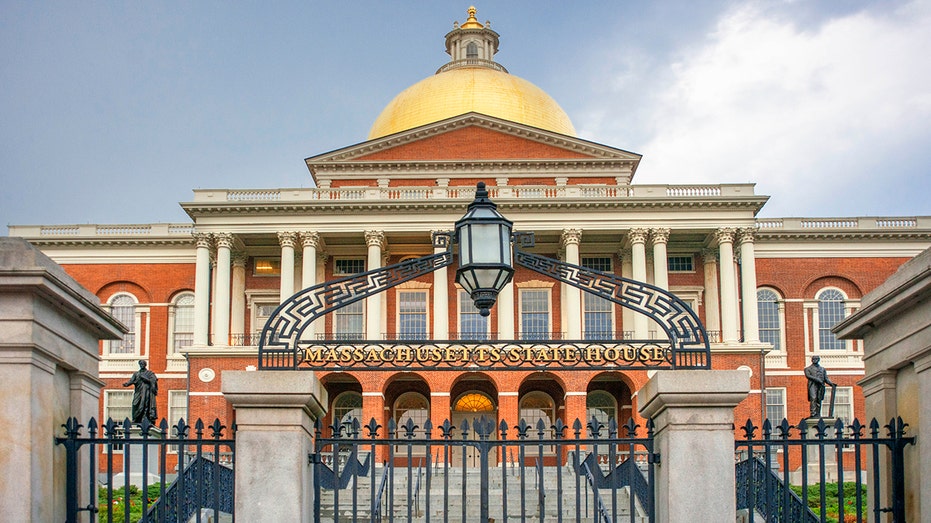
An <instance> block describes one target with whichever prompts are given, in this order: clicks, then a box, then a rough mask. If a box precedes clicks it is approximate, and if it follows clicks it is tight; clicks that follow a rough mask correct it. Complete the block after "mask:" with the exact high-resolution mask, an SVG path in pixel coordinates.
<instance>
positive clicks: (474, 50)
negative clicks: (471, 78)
mask: <svg viewBox="0 0 931 523" xmlns="http://www.w3.org/2000/svg"><path fill="white" fill-rule="evenodd" d="M466 58H478V45H476V43H475V42H469V43H468V44H466Z"/></svg>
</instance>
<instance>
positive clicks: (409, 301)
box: [398, 291, 427, 340]
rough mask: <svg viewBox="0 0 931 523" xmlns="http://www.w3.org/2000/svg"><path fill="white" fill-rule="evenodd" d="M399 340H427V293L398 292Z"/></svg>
mask: <svg viewBox="0 0 931 523" xmlns="http://www.w3.org/2000/svg"><path fill="white" fill-rule="evenodd" d="M398 339H402V340H425V339H427V291H398Z"/></svg>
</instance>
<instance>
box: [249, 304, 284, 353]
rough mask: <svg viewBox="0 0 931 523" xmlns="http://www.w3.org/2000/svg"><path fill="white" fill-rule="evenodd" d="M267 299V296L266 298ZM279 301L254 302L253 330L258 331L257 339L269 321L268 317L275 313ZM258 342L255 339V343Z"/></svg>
mask: <svg viewBox="0 0 931 523" xmlns="http://www.w3.org/2000/svg"><path fill="white" fill-rule="evenodd" d="M266 299H267V298H266ZM278 305H279V303H278V302H276V301H256V302H255V303H253V304H252V331H253V332H255V333H256V336H255V340H258V338H259V336H258V335H259V334H260V333H261V332H262V329H264V328H265V324H266V323H268V319H269V318H271V317H272V314H274V313H275V309H277V308H278ZM256 343H258V342H257V341H253V344H256Z"/></svg>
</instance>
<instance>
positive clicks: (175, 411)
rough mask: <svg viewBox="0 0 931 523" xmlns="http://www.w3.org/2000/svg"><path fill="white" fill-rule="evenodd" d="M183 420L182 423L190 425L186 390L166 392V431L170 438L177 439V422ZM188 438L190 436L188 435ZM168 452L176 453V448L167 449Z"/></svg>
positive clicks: (174, 446) (173, 446)
mask: <svg viewBox="0 0 931 523" xmlns="http://www.w3.org/2000/svg"><path fill="white" fill-rule="evenodd" d="M182 419H183V420H184V423H186V424H188V425H190V424H191V420H190V419H188V414H187V391H186V390H169V391H168V431H169V434H171V437H173V438H176V437H178V430H177V429H176V428H175V427H177V426H178V422H179V421H181V420H182ZM188 435H189V436H190V435H191V434H190V433H188ZM168 450H169V451H170V452H178V446H177V445H172V446H170V447H168Z"/></svg>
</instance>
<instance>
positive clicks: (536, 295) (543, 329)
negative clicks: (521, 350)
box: [520, 289, 551, 340]
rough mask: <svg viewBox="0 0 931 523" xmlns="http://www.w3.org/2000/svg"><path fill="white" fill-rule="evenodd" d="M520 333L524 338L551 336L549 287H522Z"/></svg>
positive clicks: (541, 338)
mask: <svg viewBox="0 0 931 523" xmlns="http://www.w3.org/2000/svg"><path fill="white" fill-rule="evenodd" d="M520 334H521V339H522V340H545V339H548V338H550V336H551V334H550V291H549V289H521V291H520Z"/></svg>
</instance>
